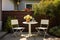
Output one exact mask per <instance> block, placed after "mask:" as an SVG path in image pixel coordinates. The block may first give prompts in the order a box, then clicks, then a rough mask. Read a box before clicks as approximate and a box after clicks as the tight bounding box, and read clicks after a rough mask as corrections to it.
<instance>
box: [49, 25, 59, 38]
mask: <svg viewBox="0 0 60 40" xmlns="http://www.w3.org/2000/svg"><path fill="white" fill-rule="evenodd" d="M49 33H50V34H53V35H55V36H59V37H60V26H55V27H52V28H50V29H49Z"/></svg>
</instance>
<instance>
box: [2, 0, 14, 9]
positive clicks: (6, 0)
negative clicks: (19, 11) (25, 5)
mask: <svg viewBox="0 0 60 40" xmlns="http://www.w3.org/2000/svg"><path fill="white" fill-rule="evenodd" d="M2 10H14V4H13V2H11V0H2Z"/></svg>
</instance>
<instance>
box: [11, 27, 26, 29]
mask: <svg viewBox="0 0 60 40" xmlns="http://www.w3.org/2000/svg"><path fill="white" fill-rule="evenodd" d="M12 29H25V28H24V27H15V28H12Z"/></svg>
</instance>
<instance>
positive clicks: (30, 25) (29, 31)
mask: <svg viewBox="0 0 60 40" xmlns="http://www.w3.org/2000/svg"><path fill="white" fill-rule="evenodd" d="M29 35H31V24H29Z"/></svg>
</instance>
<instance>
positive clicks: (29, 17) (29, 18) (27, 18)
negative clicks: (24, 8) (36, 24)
mask: <svg viewBox="0 0 60 40" xmlns="http://www.w3.org/2000/svg"><path fill="white" fill-rule="evenodd" d="M24 19H25V20H26V22H30V20H31V19H32V16H30V15H26V16H24Z"/></svg>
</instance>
